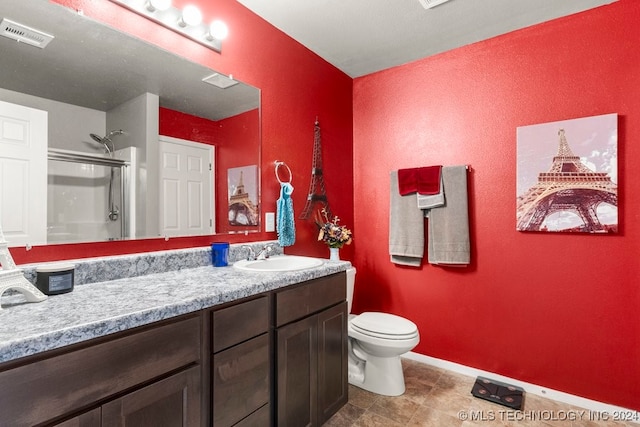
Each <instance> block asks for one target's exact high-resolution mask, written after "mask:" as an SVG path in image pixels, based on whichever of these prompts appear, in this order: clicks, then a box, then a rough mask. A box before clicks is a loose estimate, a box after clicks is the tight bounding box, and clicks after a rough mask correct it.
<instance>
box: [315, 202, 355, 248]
mask: <svg viewBox="0 0 640 427" xmlns="http://www.w3.org/2000/svg"><path fill="white" fill-rule="evenodd" d="M338 222H340V218H338V217H337V216H334V217H333V219H332V220H329V215H328V213H327V210H326V209H324V208H323V209H322V214H320V213H319V212H318V213H317V214H316V224H318V227H319V228H320V232H319V233H318V240H319V241H322V242H324V243H326V244H327V246H329V247H330V248H341V247H342V246H344V245H350V244H351V242H352V241H353V234H352V233H351V230H349V229H348V228H347V227H345V226H344V225H338Z"/></svg>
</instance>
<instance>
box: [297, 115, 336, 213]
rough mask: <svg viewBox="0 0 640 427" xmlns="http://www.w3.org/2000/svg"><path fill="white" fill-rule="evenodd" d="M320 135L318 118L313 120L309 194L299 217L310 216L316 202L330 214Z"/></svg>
mask: <svg viewBox="0 0 640 427" xmlns="http://www.w3.org/2000/svg"><path fill="white" fill-rule="evenodd" d="M321 142H322V141H321V137H320V123H319V122H318V119H316V122H315V128H314V132H313V164H312V166H311V184H310V185H309V195H308V196H307V203H306V204H305V206H304V209H303V210H302V214H301V215H300V219H309V218H311V213H312V212H313V210H314V205H315V204H316V203H322V205H323V209H324V210H325V211H326V212H327V215H329V217H332V216H333V215H331V208H330V207H329V200H327V190H325V188H324V178H323V177H322V146H321Z"/></svg>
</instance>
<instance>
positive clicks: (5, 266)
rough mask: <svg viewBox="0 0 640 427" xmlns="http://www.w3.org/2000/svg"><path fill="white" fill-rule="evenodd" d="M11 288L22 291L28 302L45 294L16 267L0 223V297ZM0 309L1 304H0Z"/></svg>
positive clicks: (41, 297) (44, 296)
mask: <svg viewBox="0 0 640 427" xmlns="http://www.w3.org/2000/svg"><path fill="white" fill-rule="evenodd" d="M9 289H12V290H14V291H18V292H20V293H22V294H23V295H24V296H25V297H26V299H27V301H29V302H40V301H44V300H46V299H47V296H46V295H45V294H43V293H42V292H40V290H39V289H38V288H36V287H35V286H33V285H32V284H31V283H30V282H29V281H28V280H27V279H25V277H24V275H23V274H22V270H20V269H19V268H18V267H16V263H15V262H14V261H13V257H12V256H11V252H9V246H8V245H7V242H6V240H4V233H3V232H2V225H0V297H1V296H2V294H4V292H5V291H7V290H9ZM0 310H2V306H0Z"/></svg>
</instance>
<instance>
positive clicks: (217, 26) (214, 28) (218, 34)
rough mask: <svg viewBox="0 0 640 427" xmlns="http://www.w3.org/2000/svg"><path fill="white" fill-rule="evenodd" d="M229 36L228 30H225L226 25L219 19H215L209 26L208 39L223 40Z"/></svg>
mask: <svg viewBox="0 0 640 427" xmlns="http://www.w3.org/2000/svg"><path fill="white" fill-rule="evenodd" d="M228 34H229V28H227V24H225V23H224V22H222V21H221V20H219V19H216V20H215V21H213V22H212V23H211V25H209V35H208V36H209V37H207V38H210V39H216V40H224V39H226V38H227V35H228Z"/></svg>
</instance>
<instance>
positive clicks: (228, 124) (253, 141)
mask: <svg viewBox="0 0 640 427" xmlns="http://www.w3.org/2000/svg"><path fill="white" fill-rule="evenodd" d="M259 114H260V113H259V111H258V109H255V110H252V111H248V112H246V113H242V114H238V115H237V116H233V117H229V118H226V119H223V120H218V121H212V120H208V119H203V118H201V117H196V116H192V115H189V114H185V113H181V112H178V111H174V110H169V109H166V108H160V135H166V136H172V137H174V138H180V139H186V140H189V141H196V142H202V143H204V144H209V145H213V146H215V147H216V148H215V152H216V171H215V173H216V176H215V179H216V183H217V184H216V200H215V202H216V231H217V232H218V233H227V232H229V231H241V230H244V228H242V227H231V226H229V221H228V220H227V205H228V194H227V170H228V169H229V168H235V167H239V166H249V165H258V164H259V160H260V158H259V157H260V156H259V149H260V147H259V145H260V125H259V123H258V120H259ZM245 228H248V229H252V228H253V229H255V227H245Z"/></svg>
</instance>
